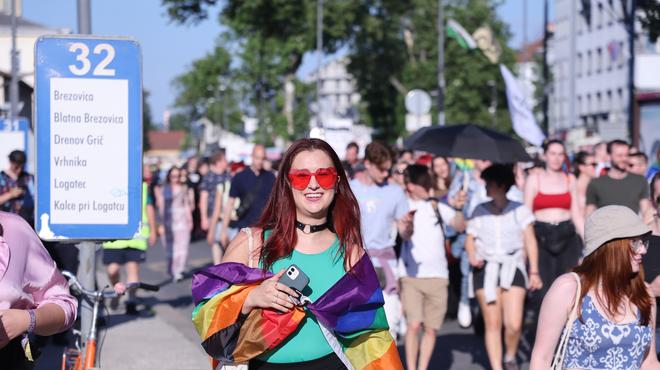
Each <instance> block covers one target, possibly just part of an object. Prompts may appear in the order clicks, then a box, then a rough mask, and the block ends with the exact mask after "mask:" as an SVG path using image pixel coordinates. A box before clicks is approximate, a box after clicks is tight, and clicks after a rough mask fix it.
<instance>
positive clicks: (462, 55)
mask: <svg viewBox="0 0 660 370" xmlns="http://www.w3.org/2000/svg"><path fill="white" fill-rule="evenodd" d="M437 4H438V2H437V1H435V0H408V1H400V0H382V1H366V2H362V7H361V9H360V11H359V13H358V14H359V15H358V19H357V20H356V22H357V25H356V26H355V27H353V30H354V35H353V38H352V39H351V44H350V45H351V50H350V57H351V63H350V65H349V71H350V72H351V73H352V74H353V76H355V78H356V79H357V82H358V88H359V91H360V94H361V95H362V99H363V100H364V101H365V102H366V105H367V112H368V115H369V118H368V121H369V123H370V124H371V125H372V126H373V127H375V128H376V129H377V130H376V133H377V134H378V135H377V136H378V138H380V139H384V140H387V141H393V140H394V139H396V138H397V137H398V136H400V135H402V134H404V117H405V109H404V97H405V93H406V92H407V91H408V90H412V89H414V88H419V89H423V90H426V91H430V92H432V93H434V95H436V96H437V61H438V59H437V50H438V48H437V46H438V45H437V40H438V38H437V25H436V18H437V11H438V8H437ZM496 6H497V3H496V2H495V1H492V0H454V1H445V16H446V19H448V18H453V19H455V20H456V21H458V22H459V23H461V24H462V25H463V26H464V27H465V28H466V30H468V32H474V30H476V29H477V28H479V27H481V26H484V25H488V26H489V27H490V28H491V29H492V30H493V34H494V37H495V39H496V40H497V43H498V44H499V45H500V47H501V48H502V55H501V57H500V63H504V64H505V65H508V66H511V65H512V64H513V62H514V52H513V51H512V50H511V49H510V48H508V47H507V41H508V39H509V37H510V34H509V31H508V28H507V26H506V25H505V24H504V23H503V22H502V21H501V20H500V19H498V17H497V15H496V12H495V10H496ZM445 81H446V89H445V114H446V120H447V122H448V123H460V122H474V123H481V124H486V125H492V124H493V122H496V128H498V129H500V130H504V131H510V130H511V123H510V119H509V116H508V111H507V110H506V109H505V108H506V96H505V88H504V82H503V80H502V78H501V77H500V71H499V67H498V66H497V65H496V64H492V63H491V62H490V61H489V60H488V59H487V58H486V57H485V56H484V55H483V53H482V52H481V51H480V50H478V49H475V50H467V49H463V48H461V47H460V46H459V45H458V43H456V42H455V41H454V40H451V39H447V40H446V41H445ZM491 81H492V83H494V87H491V84H492V83H491ZM493 88H494V89H495V94H493ZM493 96H494V97H495V99H496V103H497V107H498V109H497V113H496V115H495V117H493V115H492V114H491V113H490V112H489V110H488V108H489V106H490V105H491V101H492V100H493ZM436 116H437V110H436V107H435V106H434V108H433V117H436Z"/></svg>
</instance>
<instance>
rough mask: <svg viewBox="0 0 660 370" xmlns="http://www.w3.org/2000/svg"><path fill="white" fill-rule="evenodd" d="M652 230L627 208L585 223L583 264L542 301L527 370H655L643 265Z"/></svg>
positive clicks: (651, 305) (604, 211)
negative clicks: (555, 369) (528, 369)
mask: <svg viewBox="0 0 660 370" xmlns="http://www.w3.org/2000/svg"><path fill="white" fill-rule="evenodd" d="M650 231H651V230H650V229H649V228H648V226H646V225H645V224H644V223H643V222H642V220H641V218H640V217H639V216H638V215H636V214H635V213H634V212H633V211H632V210H631V209H629V208H627V207H624V206H616V205H612V206H606V207H603V208H600V209H598V210H596V211H595V212H594V213H593V214H592V215H591V216H590V217H589V218H588V219H587V222H586V223H585V248H584V253H583V254H584V259H583V261H582V263H581V264H580V265H579V266H577V267H576V268H575V269H573V272H572V273H567V274H564V275H562V276H560V277H558V278H557V279H556V280H555V282H554V284H552V287H550V290H548V293H547V294H546V296H545V299H544V300H543V305H542V307H541V313H540V316H539V321H538V329H537V335H536V342H535V344H534V350H533V351H532V360H531V364H530V369H548V368H550V366H551V363H552V366H553V368H562V369H660V363H658V358H657V356H656V353H655V351H654V350H652V349H653V348H655V328H654V327H655V316H656V307H655V301H654V299H653V296H652V293H651V291H650V289H649V287H648V286H647V285H646V284H645V283H644V269H643V267H642V257H643V256H644V255H645V254H646V252H647V251H648V246H649V244H648V243H649V235H650ZM562 326H563V327H565V329H564V332H563V334H562ZM560 336H561V337H562V339H561V340H560ZM558 343H559V346H557V344H558ZM553 353H555V356H554V360H553Z"/></svg>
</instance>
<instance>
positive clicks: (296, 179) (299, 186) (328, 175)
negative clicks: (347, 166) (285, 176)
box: [289, 167, 337, 190]
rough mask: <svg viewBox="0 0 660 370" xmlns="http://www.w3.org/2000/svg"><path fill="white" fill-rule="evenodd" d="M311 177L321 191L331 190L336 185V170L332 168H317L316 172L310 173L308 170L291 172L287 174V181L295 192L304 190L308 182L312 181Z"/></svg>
mask: <svg viewBox="0 0 660 370" xmlns="http://www.w3.org/2000/svg"><path fill="white" fill-rule="evenodd" d="M312 176H314V177H315V178H316V182H318V184H319V185H320V186H321V187H322V188H323V189H332V188H334V187H335V185H336V184H337V170H336V169H335V168H334V167H328V168H319V169H317V170H316V172H314V173H312V172H309V170H307V169H304V170H291V171H290V172H289V181H291V186H292V187H293V188H294V189H296V190H305V188H307V185H309V182H310V181H312Z"/></svg>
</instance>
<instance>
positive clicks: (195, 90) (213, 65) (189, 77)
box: [173, 39, 243, 132]
mask: <svg viewBox="0 0 660 370" xmlns="http://www.w3.org/2000/svg"><path fill="white" fill-rule="evenodd" d="M219 40H220V39H219ZM218 43H219V42H218ZM231 61H232V60H231V56H230V55H229V52H228V51H227V50H226V49H225V48H223V47H222V46H220V45H216V47H215V48H214V50H213V51H212V52H211V53H208V54H206V55H205V56H204V57H202V58H200V59H198V60H195V61H193V63H192V65H191V67H190V69H189V70H188V71H187V72H186V73H183V74H181V75H179V76H178V77H176V78H175V80H174V81H173V85H174V87H175V89H176V90H177V91H178V95H177V98H176V100H175V102H174V105H175V107H176V108H178V109H179V111H180V113H181V114H182V115H183V116H184V117H186V120H185V121H187V122H189V123H192V122H194V121H196V120H197V119H199V118H201V117H206V118H208V119H209V120H211V121H212V122H215V123H218V124H220V125H221V126H222V127H223V128H225V129H227V130H230V131H233V132H241V131H242V129H243V128H242V123H241V113H240V111H239V109H238V101H237V97H238V96H240V95H239V94H238V93H237V91H236V89H235V86H236V84H235V83H234V81H233V80H234V75H233V72H232V70H231V68H230V66H231ZM180 122H183V121H181V120H180ZM189 130H190V127H188V131H189Z"/></svg>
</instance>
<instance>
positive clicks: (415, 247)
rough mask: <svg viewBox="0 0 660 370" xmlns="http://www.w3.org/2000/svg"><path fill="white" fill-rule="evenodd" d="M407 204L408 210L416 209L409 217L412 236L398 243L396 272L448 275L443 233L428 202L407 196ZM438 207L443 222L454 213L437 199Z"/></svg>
mask: <svg viewBox="0 0 660 370" xmlns="http://www.w3.org/2000/svg"><path fill="white" fill-rule="evenodd" d="M408 204H409V207H410V210H417V212H415V216H414V217H413V227H414V232H413V235H412V237H411V238H410V240H407V241H404V243H403V244H402V246H401V259H400V264H399V272H400V274H401V275H402V276H408V277H415V278H445V279H446V278H448V277H449V271H448V270H447V258H446V257H445V234H444V231H443V230H442V227H441V226H440V224H439V223H438V218H437V216H436V214H435V211H434V210H433V205H432V203H431V202H429V201H425V200H412V199H409V200H408ZM438 210H439V211H440V215H441V216H442V221H443V223H444V224H445V225H446V224H447V223H449V222H450V221H451V220H452V219H453V218H454V216H456V211H454V210H453V209H452V208H451V207H449V206H447V205H446V204H443V203H440V202H438Z"/></svg>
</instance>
